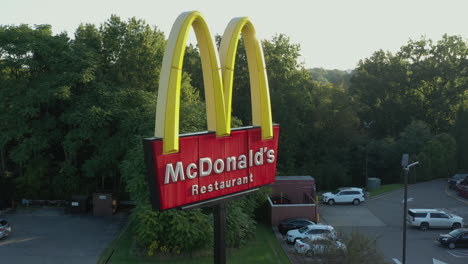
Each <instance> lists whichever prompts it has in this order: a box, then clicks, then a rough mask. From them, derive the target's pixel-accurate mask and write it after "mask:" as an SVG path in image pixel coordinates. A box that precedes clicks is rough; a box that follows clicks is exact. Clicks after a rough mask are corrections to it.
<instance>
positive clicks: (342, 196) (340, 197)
mask: <svg viewBox="0 0 468 264" xmlns="http://www.w3.org/2000/svg"><path fill="white" fill-rule="evenodd" d="M322 200H323V202H324V203H328V204H329V205H334V204H335V203H352V204H355V205H358V204H360V203H361V202H364V200H365V199H364V191H363V190H362V188H356V187H343V188H338V189H337V190H335V191H334V192H326V193H324V194H322Z"/></svg>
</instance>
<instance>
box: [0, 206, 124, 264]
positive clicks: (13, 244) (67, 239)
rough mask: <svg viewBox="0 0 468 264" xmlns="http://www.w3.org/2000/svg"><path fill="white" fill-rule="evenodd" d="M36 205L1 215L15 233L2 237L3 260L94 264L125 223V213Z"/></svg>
mask: <svg viewBox="0 0 468 264" xmlns="http://www.w3.org/2000/svg"><path fill="white" fill-rule="evenodd" d="M63 211H64V210H63V209H57V208H34V209H32V208H31V209H25V210H18V211H17V212H14V213H8V214H7V215H3V216H1V218H5V219H6V220H7V221H8V222H9V223H10V225H11V226H12V233H11V234H10V235H9V236H8V237H6V238H3V239H0V256H1V257H0V263H15V264H30V263H35V264H62V263H63V264H65V263H66V264H74V263H77V264H78V263H79V264H88V263H89V264H95V263H96V262H97V260H98V258H99V255H100V254H101V252H102V251H103V250H104V249H105V248H106V247H107V246H108V245H109V243H110V242H111V241H112V239H113V238H114V237H115V235H116V234H117V232H118V231H119V230H120V229H121V228H122V227H123V225H124V224H125V222H126V220H127V217H126V215H118V216H112V217H93V216H91V215H69V214H64V212H63Z"/></svg>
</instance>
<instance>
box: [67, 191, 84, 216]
mask: <svg viewBox="0 0 468 264" xmlns="http://www.w3.org/2000/svg"><path fill="white" fill-rule="evenodd" d="M87 211H88V196H87V195H72V197H71V199H70V203H69V204H68V212H70V214H86V212H87Z"/></svg>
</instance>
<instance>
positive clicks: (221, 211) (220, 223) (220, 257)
mask: <svg viewBox="0 0 468 264" xmlns="http://www.w3.org/2000/svg"><path fill="white" fill-rule="evenodd" d="M213 209H214V212H213V214H214V263H215V264H225V263H226V203H225V202H221V203H218V204H216V205H214V206H213Z"/></svg>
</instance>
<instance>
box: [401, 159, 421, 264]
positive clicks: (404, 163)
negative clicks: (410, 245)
mask: <svg viewBox="0 0 468 264" xmlns="http://www.w3.org/2000/svg"><path fill="white" fill-rule="evenodd" d="M408 159H409V155H408V154H403V158H402V161H401V165H402V166H403V171H404V176H403V177H404V182H405V192H404V195H403V196H404V197H403V252H402V254H403V256H402V261H403V263H402V264H406V215H407V213H408V212H407V211H408V174H409V169H410V168H411V167H413V166H415V165H418V164H419V162H418V161H416V162H413V163H411V164H409V165H408Z"/></svg>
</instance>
